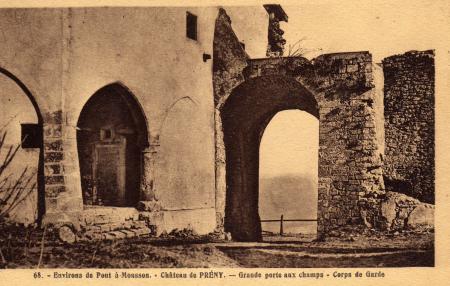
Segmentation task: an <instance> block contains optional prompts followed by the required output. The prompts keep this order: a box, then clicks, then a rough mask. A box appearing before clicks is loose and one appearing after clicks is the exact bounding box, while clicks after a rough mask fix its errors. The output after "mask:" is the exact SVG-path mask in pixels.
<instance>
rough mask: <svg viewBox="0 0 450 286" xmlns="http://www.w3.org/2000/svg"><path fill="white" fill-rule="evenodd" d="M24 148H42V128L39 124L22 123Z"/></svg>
mask: <svg viewBox="0 0 450 286" xmlns="http://www.w3.org/2000/svg"><path fill="white" fill-rule="evenodd" d="M21 127H22V128H21V141H22V148H41V142H42V128H41V126H40V125H39V124H33V123H23V124H21Z"/></svg>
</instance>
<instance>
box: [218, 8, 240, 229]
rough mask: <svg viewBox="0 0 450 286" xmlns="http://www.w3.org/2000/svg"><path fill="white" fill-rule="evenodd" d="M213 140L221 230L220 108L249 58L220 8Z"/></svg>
mask: <svg viewBox="0 0 450 286" xmlns="http://www.w3.org/2000/svg"><path fill="white" fill-rule="evenodd" d="M213 51H214V52H213V87H214V137H215V173H216V175H215V179H216V180H215V191H216V194H215V197H216V203H215V204H216V224H217V228H218V229H223V225H224V216H225V200H226V197H225V196H226V195H225V194H226V179H225V175H226V171H225V169H226V163H225V160H226V158H225V145H224V143H223V129H222V118H221V116H220V109H221V108H222V106H223V105H224V104H225V102H226V100H227V98H228V97H229V96H230V94H231V92H232V90H233V89H234V88H235V87H236V86H238V85H239V84H240V83H242V82H244V75H243V71H244V69H245V68H246V67H247V65H248V63H247V60H248V59H249V56H248V55H247V53H246V52H245V50H244V49H243V47H242V45H241V44H240V42H239V39H238V38H237V36H236V34H235V33H234V31H233V28H232V27H231V19H230V17H229V16H228V15H227V13H226V12H225V10H224V9H219V14H218V16H217V19H216V23H215V29H214V43H213Z"/></svg>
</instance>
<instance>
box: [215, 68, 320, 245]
mask: <svg viewBox="0 0 450 286" xmlns="http://www.w3.org/2000/svg"><path fill="white" fill-rule="evenodd" d="M288 109H299V110H303V111H305V112H307V113H310V114H311V115H313V116H315V117H316V118H319V110H318V104H317V101H316V100H315V98H314V95H313V94H312V93H311V92H309V91H308V90H307V89H306V88H305V87H303V86H302V85H301V84H300V83H299V82H297V81H296V80H295V79H294V78H290V77H286V76H282V75H275V76H274V75H272V76H261V77H257V78H253V79H250V80H247V81H246V82H244V83H242V84H241V85H239V86H238V87H236V88H235V89H234V90H233V92H232V94H231V95H230V97H229V98H228V99H227V101H226V103H225V104H224V106H223V108H222V110H221V117H222V126H223V133H224V144H225V152H226V184H227V190H226V205H225V230H226V231H229V232H231V234H232V236H233V238H234V239H236V240H240V241H260V240H262V236H261V223H260V216H259V213H258V201H259V149H260V148H259V147H260V143H261V138H262V135H263V133H264V130H265V128H266V126H267V124H268V123H269V122H270V120H271V119H272V118H273V116H274V115H275V114H276V113H278V112H279V111H283V110H288ZM298 207H302V206H301V204H300V203H299V206H298Z"/></svg>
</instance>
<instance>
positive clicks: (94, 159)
mask: <svg viewBox="0 0 450 286" xmlns="http://www.w3.org/2000/svg"><path fill="white" fill-rule="evenodd" d="M77 127H78V132H77V142H78V156H79V162H80V174H81V187H82V191H83V202H84V204H85V205H104V206H135V205H136V204H137V202H138V201H139V189H140V181H141V172H142V171H141V169H142V168H141V164H142V150H143V149H144V148H145V147H146V146H148V136H147V125H146V120H145V117H144V114H143V112H142V109H141V107H140V105H139V103H138V102H137V100H136V98H135V97H134V95H133V94H132V93H131V92H130V91H129V90H128V89H127V88H125V87H124V86H122V85H120V84H117V83H116V84H111V85H107V86H105V87H103V88H102V89H100V90H98V91H97V92H96V93H95V94H94V95H93V96H92V97H91V98H90V99H89V100H88V102H87V103H86V105H85V106H84V107H83V110H82V111H81V114H80V118H79V120H78V124H77Z"/></svg>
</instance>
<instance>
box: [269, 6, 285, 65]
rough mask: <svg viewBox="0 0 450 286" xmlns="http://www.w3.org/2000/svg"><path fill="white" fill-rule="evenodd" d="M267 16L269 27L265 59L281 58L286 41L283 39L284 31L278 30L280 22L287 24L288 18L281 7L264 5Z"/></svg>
mask: <svg viewBox="0 0 450 286" xmlns="http://www.w3.org/2000/svg"><path fill="white" fill-rule="evenodd" d="M264 8H265V9H266V11H267V13H268V14H269V27H268V33H267V40H268V45H267V52H266V56H267V57H281V56H283V53H284V45H285V44H286V40H285V39H284V38H283V34H284V31H283V30H282V29H281V28H280V21H284V22H287V21H288V16H287V15H286V13H285V12H284V10H283V8H281V5H264Z"/></svg>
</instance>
